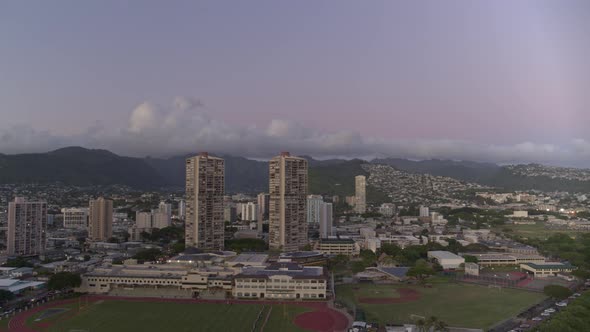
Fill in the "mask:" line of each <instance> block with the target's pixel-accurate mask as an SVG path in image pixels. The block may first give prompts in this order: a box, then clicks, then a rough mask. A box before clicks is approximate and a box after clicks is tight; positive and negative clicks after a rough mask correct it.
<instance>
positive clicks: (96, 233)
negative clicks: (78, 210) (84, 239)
mask: <svg viewBox="0 0 590 332" xmlns="http://www.w3.org/2000/svg"><path fill="white" fill-rule="evenodd" d="M111 237H113V201H111V200H109V199H104V198H102V197H99V198H98V199H92V200H90V202H88V238H89V239H90V240H91V241H106V240H108V239H110V238H111Z"/></svg>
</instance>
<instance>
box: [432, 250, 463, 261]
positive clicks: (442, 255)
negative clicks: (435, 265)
mask: <svg viewBox="0 0 590 332" xmlns="http://www.w3.org/2000/svg"><path fill="white" fill-rule="evenodd" d="M428 255H429V256H433V257H435V258H438V259H463V257H461V256H458V255H455V254H453V253H452V252H450V251H442V250H435V251H429V252H428Z"/></svg>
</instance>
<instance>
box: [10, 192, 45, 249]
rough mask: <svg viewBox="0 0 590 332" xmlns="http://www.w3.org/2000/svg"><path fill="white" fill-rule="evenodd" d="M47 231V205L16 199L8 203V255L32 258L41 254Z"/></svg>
mask: <svg viewBox="0 0 590 332" xmlns="http://www.w3.org/2000/svg"><path fill="white" fill-rule="evenodd" d="M46 230H47V203H45V202H27V201H26V200H25V199H24V198H23V197H16V198H15V199H14V202H10V203H8V242H7V245H8V254H9V255H18V256H33V255H39V254H41V253H43V251H44V250H45V239H46V236H47V235H46Z"/></svg>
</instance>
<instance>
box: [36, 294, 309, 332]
mask: <svg viewBox="0 0 590 332" xmlns="http://www.w3.org/2000/svg"><path fill="white" fill-rule="evenodd" d="M261 310H263V305H257V304H252V305H251V304H247V305H237V304H235V305H227V304H205V303H191V304H185V303H160V302H125V301H110V300H108V301H104V302H99V303H95V304H90V305H89V306H88V307H87V308H86V309H83V310H81V311H80V312H79V313H78V314H76V315H75V316H73V317H71V316H72V315H71V314H70V315H69V316H68V314H67V313H65V314H64V315H58V316H56V317H51V318H50V319H49V320H48V321H49V322H51V326H50V327H49V328H48V329H47V331H52V332H53V331H55V332H57V331H60V332H61V331H66V332H67V331H70V330H86V331H92V332H101V331H105V332H119V331H120V332H123V331H155V332H162V331H178V332H181V331H187V332H188V331H191V332H192V331H223V332H232V331H249V330H250V329H251V327H252V326H253V324H254V322H255V320H256V318H257V317H258V315H259V313H260V311H261ZM269 310H270V306H266V307H265V309H264V311H263V315H262V319H261V321H260V322H262V321H263V320H264V319H265V317H266V314H267V313H268V312H269ZM305 311H308V309H306V308H302V307H297V306H288V305H274V306H273V307H272V311H271V316H270V318H269V321H268V323H267V325H266V327H265V331H287V332H298V331H304V330H302V329H300V328H298V327H297V326H295V325H294V324H293V323H292V322H293V318H294V317H295V316H297V315H298V314H300V313H303V312H305ZM43 322H44V321H41V322H40V323H41V324H43ZM37 324H39V323H37V322H33V321H32V319H31V320H30V321H29V326H31V327H33V328H35V326H37ZM258 326H259V325H258Z"/></svg>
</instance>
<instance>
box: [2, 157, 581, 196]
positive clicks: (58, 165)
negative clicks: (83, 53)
mask: <svg viewBox="0 0 590 332" xmlns="http://www.w3.org/2000/svg"><path fill="white" fill-rule="evenodd" d="M188 156H189V155H184V156H176V157H171V158H167V159H162V158H150V157H148V158H136V157H125V156H119V155H116V154H114V153H112V152H110V151H106V150H95V149H86V148H82V147H67V148H63V149H59V150H55V151H51V152H47V153H32V154H16V155H5V154H0V183H2V184H6V183H53V182H62V183H64V184H71V185H108V184H121V185H128V186H131V187H136V188H156V187H178V188H182V187H184V176H185V174H184V172H185V170H184V167H185V159H186V158H187V157H188ZM220 157H223V158H224V159H225V168H226V191H227V192H229V193H234V192H249V193H256V192H262V191H267V190H268V163H267V162H264V161H257V160H252V159H247V158H244V157H238V156H229V155H220ZM305 158H307V159H308V161H309V168H310V171H309V176H310V179H309V183H310V192H311V193H314V194H327V195H334V194H338V195H352V194H353V193H354V176H355V175H359V174H363V175H369V174H368V173H367V172H366V171H364V170H363V169H362V167H361V165H362V164H364V163H367V162H371V163H378V164H386V165H390V166H392V167H394V168H397V169H399V170H401V171H405V172H409V173H419V174H432V175H437V176H447V177H451V178H455V179H458V180H462V181H468V182H475V183H480V184H483V185H487V186H493V187H498V188H503V189H506V190H529V189H538V190H543V191H555V190H561V191H576V192H587V191H590V181H581V180H576V179H559V178H552V177H549V176H526V175H522V174H521V173H518V174H517V173H515V172H514V171H513V170H512V168H510V167H505V166H500V165H496V164H493V163H480V162H472V161H451V160H437V159H433V160H423V161H413V160H407V159H399V158H384V159H374V160H372V161H365V160H360V159H353V160H343V159H331V160H317V159H313V158H311V157H308V156H305ZM556 171H557V172H558V171H559V169H557V170H556ZM369 192H370V191H369ZM373 195H376V196H379V195H381V193H379V192H377V191H374V192H373ZM373 198H374V199H376V200H380V199H377V197H373ZM369 199H371V197H369Z"/></svg>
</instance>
